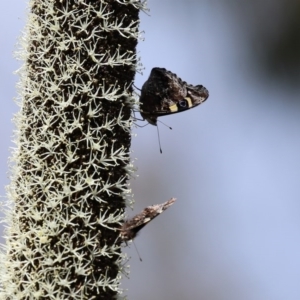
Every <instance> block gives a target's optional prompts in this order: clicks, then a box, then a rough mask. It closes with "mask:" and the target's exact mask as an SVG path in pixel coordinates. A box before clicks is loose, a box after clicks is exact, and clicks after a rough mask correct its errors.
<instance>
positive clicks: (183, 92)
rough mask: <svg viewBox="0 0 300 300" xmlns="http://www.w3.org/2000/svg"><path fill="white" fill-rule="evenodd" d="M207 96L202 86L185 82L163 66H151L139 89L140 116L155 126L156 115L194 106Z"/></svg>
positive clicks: (172, 112) (180, 110)
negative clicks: (146, 78)
mask: <svg viewBox="0 0 300 300" xmlns="http://www.w3.org/2000/svg"><path fill="white" fill-rule="evenodd" d="M208 96H209V93H208V90H207V89H206V88H205V87H204V86H202V85H196V86H194V85H191V84H187V83H186V82H185V81H183V80H181V79H180V78H179V77H178V76H177V75H176V74H174V73H172V72H170V71H167V70H166V69H164V68H153V69H152V71H151V73H150V76H149V78H148V80H147V81H146V82H145V83H144V85H143V87H142V90H141V97H140V111H141V116H142V117H143V118H144V119H145V120H147V121H148V122H149V123H150V124H152V125H155V126H156V125H157V118H158V117H161V116H166V115H169V114H174V113H179V112H182V111H185V110H188V109H191V108H194V107H196V106H198V105H200V104H201V103H203V102H204V101H205V100H206V99H207V98H208Z"/></svg>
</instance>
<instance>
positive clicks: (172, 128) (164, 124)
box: [157, 120, 173, 130]
mask: <svg viewBox="0 0 300 300" xmlns="http://www.w3.org/2000/svg"><path fill="white" fill-rule="evenodd" d="M157 122H159V123H161V124H163V125H165V126H166V127H168V128H169V129H170V130H172V129H173V128H172V127H170V126H169V125H167V124H166V123H164V122H162V121H160V120H157Z"/></svg>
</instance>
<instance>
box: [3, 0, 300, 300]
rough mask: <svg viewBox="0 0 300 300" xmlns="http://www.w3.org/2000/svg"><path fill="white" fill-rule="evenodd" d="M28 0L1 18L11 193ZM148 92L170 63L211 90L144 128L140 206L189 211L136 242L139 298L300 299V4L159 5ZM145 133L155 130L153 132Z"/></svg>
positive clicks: (216, 1)
mask: <svg viewBox="0 0 300 300" xmlns="http://www.w3.org/2000/svg"><path fill="white" fill-rule="evenodd" d="M25 6H26V3H25V1H16V0H11V1H7V2H5V4H4V5H2V18H1V19H0V45H1V46H0V51H1V59H0V64H1V67H0V74H1V81H0V93H1V101H2V102H1V103H2V106H1V110H0V122H1V123H0V130H1V131H0V134H1V140H2V143H1V144H2V146H1V151H2V153H1V157H0V164H1V170H2V172H1V174H0V176H1V177H0V179H1V185H0V195H4V194H5V190H4V186H5V185H6V184H8V179H7V174H6V172H7V159H8V156H9V147H11V146H12V143H11V135H12V130H13V124H12V123H11V119H12V116H13V113H14V112H16V111H17V107H16V105H15V104H14V102H13V100H12V99H13V97H14V96H15V95H16V90H15V83H16V81H17V77H16V76H14V75H13V74H12V72H13V71H14V70H16V69H17V68H18V62H17V61H15V60H14V59H13V54H12V53H13V50H14V44H15V43H16V41H17V37H18V36H19V35H20V31H21V30H22V28H23V26H24V22H25V20H26V18H25ZM148 7H149V8H150V16H148V15H146V14H144V13H141V14H140V16H141V30H143V31H144V32H145V33H144V37H145V41H144V42H140V43H139V45H138V51H139V55H140V56H141V61H142V63H143V65H144V70H143V74H137V76H136V82H135V84H136V85H137V86H138V87H141V86H142V84H143V83H144V82H145V80H147V78H148V76H149V73H150V71H151V69H152V68H153V67H164V68H166V69H168V70H170V71H172V72H174V73H176V74H177V75H178V76H179V77H181V78H182V79H183V80H184V81H187V82H188V83H190V84H194V85H196V84H202V85H204V86H205V87H206V88H207V89H208V90H209V92H210V96H209V99H208V100H207V101H206V102H205V103H204V104H202V105H201V106H199V107H197V108H195V109H192V110H189V111H187V112H184V113H182V114H174V115H172V116H165V117H162V118H160V120H162V121H163V122H165V123H167V124H168V125H169V126H171V127H172V128H173V130H169V129H168V128H167V127H165V126H163V125H161V124H159V130H160V138H161V144H162V150H163V153H162V154H160V152H159V146H158V138H157V131H156V128H155V127H154V126H151V125H148V126H146V127H144V128H136V129H135V130H134V133H136V134H137V137H135V138H133V141H132V149H133V154H132V158H136V159H137V160H136V163H135V165H136V167H137V168H138V171H137V174H138V178H137V179H135V180H132V183H131V185H132V190H133V193H134V194H135V199H136V204H135V209H134V211H133V212H131V211H129V212H128V214H129V215H130V216H133V215H134V214H136V213H138V212H140V211H141V210H142V209H143V208H144V207H146V206H148V205H152V204H157V203H162V202H164V201H167V200H168V199H170V198H171V197H176V198H177V202H176V203H175V204H174V205H173V206H172V207H170V208H169V209H168V210H167V211H166V212H164V214H163V215H161V216H159V217H158V218H157V219H155V220H154V221H153V222H151V223H150V224H149V225H148V226H146V227H145V228H144V229H143V230H142V231H141V233H140V235H139V236H138V237H137V239H136V240H135V243H136V245H137V247H138V250H139V252H140V254H141V256H142V259H143V262H140V261H139V258H138V255H137V253H136V251H135V249H134V247H133V245H131V247H130V248H129V249H128V248H127V249H126V250H127V251H128V252H129V255H130V256H131V260H130V261H129V264H130V265H131V268H130V272H131V273H130V277H129V279H126V278H125V279H124V280H123V282H122V286H123V288H125V289H128V291H127V295H128V298H129V299H143V300H150V299H151V300H152V299H164V300H169V299H170V300H171V299H172V300H177V299H178V300H182V299H201V300H233V299H236V300H241V299H243V300H266V299H272V300H287V299H288V300H299V299H300V284H299V280H300V201H299V200H300V199H299V196H300V130H299V129H300V2H299V0H297V1H296V0H289V1H286V0H273V1H268V0H260V1H258V0H251V1H250V0H249V1H238V0H210V1H208V0H207V1H200V0H198V1H188V0H182V1H176V0H172V1H171V0H170V1H165V0H149V1H148ZM140 124H142V123H140Z"/></svg>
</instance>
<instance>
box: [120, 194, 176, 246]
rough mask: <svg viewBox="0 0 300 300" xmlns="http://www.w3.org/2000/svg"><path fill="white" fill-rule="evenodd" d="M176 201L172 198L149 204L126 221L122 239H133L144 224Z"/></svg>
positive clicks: (125, 240)
mask: <svg viewBox="0 0 300 300" xmlns="http://www.w3.org/2000/svg"><path fill="white" fill-rule="evenodd" d="M175 201H176V199H175V198H172V199H170V200H169V201H167V202H165V203H162V204H156V205H151V206H148V207H146V208H145V209H144V210H142V211H141V212H140V213H139V214H137V215H136V216H134V217H133V218H131V219H129V220H128V221H125V222H124V224H123V225H122V227H121V232H120V236H121V239H122V240H123V241H124V242H127V241H130V240H133V239H134V238H135V237H136V235H137V234H138V232H139V231H140V230H141V229H142V228H143V227H144V226H146V225H147V224H148V223H149V222H150V221H152V220H153V219H154V218H156V217H157V216H158V215H160V214H161V213H162V212H164V211H165V210H166V209H167V208H168V207H170V206H171V205H172V204H174V202H175Z"/></svg>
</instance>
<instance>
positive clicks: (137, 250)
mask: <svg viewBox="0 0 300 300" xmlns="http://www.w3.org/2000/svg"><path fill="white" fill-rule="evenodd" d="M132 243H133V245H134V248H135V250H136V253H137V254H138V256H139V259H140V261H143V260H142V258H141V256H140V253H139V251H138V249H137V247H136V245H135V242H134V240H132Z"/></svg>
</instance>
